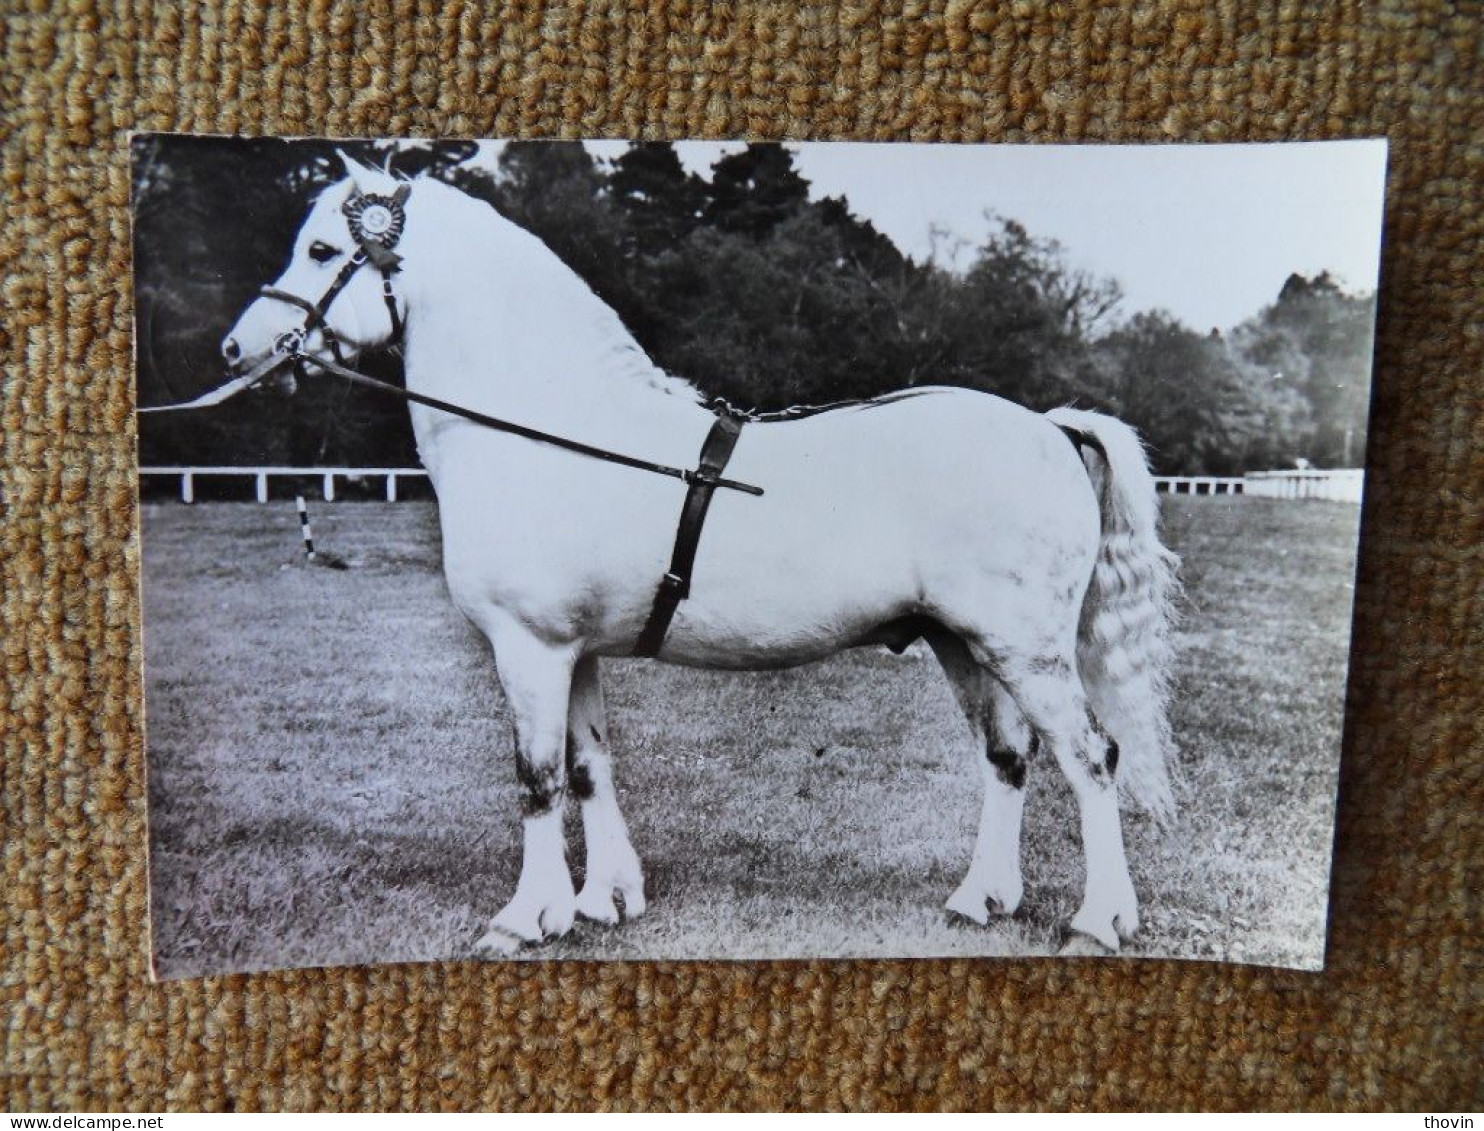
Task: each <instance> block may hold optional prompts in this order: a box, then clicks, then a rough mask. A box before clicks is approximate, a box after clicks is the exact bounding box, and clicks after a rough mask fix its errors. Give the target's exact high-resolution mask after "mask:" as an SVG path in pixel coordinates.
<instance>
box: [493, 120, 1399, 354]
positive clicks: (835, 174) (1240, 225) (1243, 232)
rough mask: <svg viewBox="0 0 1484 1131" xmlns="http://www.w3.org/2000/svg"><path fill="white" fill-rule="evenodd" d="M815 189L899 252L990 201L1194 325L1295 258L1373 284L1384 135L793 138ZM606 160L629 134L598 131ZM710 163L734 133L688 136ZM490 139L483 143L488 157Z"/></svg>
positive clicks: (976, 225)
mask: <svg viewBox="0 0 1484 1131" xmlns="http://www.w3.org/2000/svg"><path fill="white" fill-rule="evenodd" d="M789 144H790V148H792V149H793V150H794V151H795V153H796V154H797V157H796V161H797V165H798V168H799V171H800V172H801V173H802V174H803V176H804V177H805V178H806V179H807V180H809V181H810V182H811V185H812V190H811V191H812V194H813V196H814V197H815V198H816V199H818V198H820V197H824V196H840V195H843V196H845V197H847V198H848V199H849V201H850V206H851V209H852V210H853V211H854V212H855V213H856V214H857V215H859V216H863V217H865V218H867V219H869V220H871V221H872V222H873V223H874V224H875V225H876V227H877V228H879V229H880V230H881V231H883V232H885V233H886V234H887V235H889V236H890V237H891V238H892V239H893V240H894V241H895V242H896V244H897V246H898V247H900V248H901V249H902V250H903V251H904V252H906V253H907V254H908V255H911V256H913V257H914V258H917V259H925V258H927V257H928V255H929V254H930V253H931V251H932V244H931V242H930V238H929V233H930V230H931V228H932V226H933V225H934V224H936V225H938V226H940V227H944V228H947V229H949V230H951V231H952V232H954V233H955V234H956V235H958V236H960V237H962V238H963V239H965V240H967V241H969V242H970V243H971V244H973V243H977V242H978V241H980V240H981V239H982V238H983V237H984V235H985V234H986V232H987V231H988V222H987V221H986V219H985V212H986V211H987V210H988V211H993V212H997V213H1000V214H1002V215H1004V216H1007V217H1010V218H1012V219H1015V220H1019V221H1020V222H1021V223H1023V224H1024V225H1025V226H1026V228H1027V229H1029V230H1030V232H1031V233H1032V234H1034V235H1038V236H1044V237H1051V238H1054V239H1057V240H1059V241H1061V243H1062V244H1063V245H1064V246H1065V248H1066V250H1067V254H1068V257H1069V258H1070V259H1071V261H1072V262H1073V263H1074V264H1076V265H1077V266H1080V267H1085V268H1087V269H1089V270H1092V271H1095V272H1097V273H1099V274H1107V275H1112V276H1114V277H1116V278H1117V279H1118V280H1119V282H1120V283H1122V285H1123V289H1124V294H1125V299H1124V304H1123V313H1124V314H1133V313H1135V312H1137V311H1140V310H1148V309H1153V308H1162V309H1165V310H1168V311H1170V312H1171V313H1173V314H1175V315H1177V316H1178V317H1179V318H1181V319H1182V320H1183V321H1185V322H1186V323H1187V324H1188V325H1190V326H1191V327H1192V328H1194V329H1197V330H1206V329H1209V328H1211V327H1221V328H1223V329H1225V328H1227V327H1230V326H1232V325H1234V324H1236V323H1238V322H1240V321H1242V320H1243V319H1245V318H1247V317H1249V316H1250V315H1252V314H1255V313H1256V312H1257V311H1258V310H1259V309H1260V308H1261V307H1262V306H1264V305H1265V304H1267V303H1269V302H1271V301H1273V299H1274V298H1276V297H1277V294H1278V289H1279V288H1280V287H1281V286H1282V285H1283V280H1284V279H1286V278H1287V277H1288V276H1289V274H1291V273H1292V272H1295V271H1298V272H1301V273H1303V274H1307V275H1313V274H1317V273H1318V272H1319V271H1321V270H1326V269H1328V270H1329V271H1331V272H1332V273H1333V274H1335V275H1336V276H1338V277H1339V278H1340V279H1341V280H1342V281H1343V282H1344V283H1345V284H1346V285H1347V286H1348V287H1350V288H1351V289H1354V290H1364V291H1370V290H1373V289H1374V288H1375V286H1376V274H1377V267H1378V263H1379V257H1380V239H1381V210H1382V201H1383V191H1384V174H1385V165H1386V146H1385V143H1384V142H1381V141H1346V142H1314V143H1303V144H1287V145H1163V146H1133V145H1127V146H1050V145H942V144H928V145H909V144H901V143H895V144H892V143H886V144H853V143H840V142H835V143H830V142H813V143H789ZM587 145H588V148H589V149H590V150H591V151H592V152H593V153H594V154H595V155H597V156H599V157H602V158H605V159H611V158H613V157H616V156H617V155H618V154H620V153H622V152H623V150H624V149H625V148H626V147H627V143H626V142H608V141H603V142H589V143H587ZM676 148H677V150H678V152H679V154H680V158H681V160H682V161H683V162H684V163H685V164H686V165H687V167H689V168H691V169H693V170H695V171H696V172H698V173H701V174H706V173H708V172H709V170H710V167H711V165H712V163H713V162H714V161H715V160H716V159H717V157H719V156H720V155H721V154H722V153H724V152H729V151H731V150H734V149H738V148H741V145H740V143H718V142H682V143H679V144H678V145H677V147H676ZM496 152H497V149H496V147H493V146H491V147H489V148H488V149H486V150H485V151H484V152H483V153H481V155H480V159H481V160H489V159H491V158H492V157H493V156H494V155H495V153H496Z"/></svg>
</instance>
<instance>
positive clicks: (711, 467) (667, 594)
mask: <svg viewBox="0 0 1484 1131" xmlns="http://www.w3.org/2000/svg"><path fill="white" fill-rule="evenodd" d="M744 423H745V421H743V420H741V419H739V418H738V417H735V416H732V415H729V414H723V415H721V416H718V417H717V418H716V423H714V424H713V425H711V431H710V432H708V433H707V434H706V442H705V443H704V444H702V445H701V458H700V461H699V463H698V464H697V467H696V470H695V471H694V472H693V473H692V474H691V476H690V478H689V480H688V482H689V483H690V490H688V491H687V492H686V494H685V505H684V506H683V507H681V508H680V525H679V527H678V528H677V529H676V531H675V549H674V551H673V552H672V553H671V555H670V571H669V572H668V573H666V574H665V576H664V578H663V579H661V581H660V587H659V589H658V590H657V591H656V593H655V595H654V607H653V608H651V609H650V611H649V620H648V621H647V622H646V623H645V625H644V631H643V632H641V633H640V634H639V642H638V643H637V644H635V645H634V655H636V656H658V655H659V652H660V649H661V648H662V647H663V646H664V643H665V635H666V633H668V632H669V631H670V622H671V621H672V620H673V619H674V618H675V610H676V609H677V608H678V607H679V606H680V602H681V601H683V600H685V598H687V597H689V596H690V581H691V571H692V570H694V569H695V564H696V550H697V548H698V547H699V546H700V544H701V527H702V526H703V525H705V522H706V512H707V510H709V509H710V507H711V496H712V495H713V494H715V493H716V488H717V486H718V484H719V483H720V482H721V473H722V472H723V471H725V470H726V466H727V460H729V459H730V458H731V456H732V449H733V448H735V447H736V446H737V437H738V436H740V435H741V434H742V425H743V424H744Z"/></svg>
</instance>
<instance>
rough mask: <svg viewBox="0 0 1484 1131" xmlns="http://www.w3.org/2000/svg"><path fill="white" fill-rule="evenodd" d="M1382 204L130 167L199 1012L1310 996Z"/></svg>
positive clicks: (1102, 150)
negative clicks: (935, 997)
mask: <svg viewBox="0 0 1484 1131" xmlns="http://www.w3.org/2000/svg"><path fill="white" fill-rule="evenodd" d="M1385 167H1386V144H1385V142H1384V141H1345V142H1322V143H1301V144H1272V145H1160V146H1134V145H1124V146H1090V145H1089V146H1006V145H949V144H906V143H892V144H864V143H803V142H784V143H779V142H758V141H752V142H741V141H738V142H717V141H707V142H660V141H636V142H627V141H612V140H608V141H590V142H579V141H506V142H502V141H462V140H449V141H444V140H364V139H359V140H356V139H351V140H344V139H342V140H326V139H300V140H284V139H263V138H255V139H249V138H231V137H206V136H186V135H173V134H139V135H136V136H135V137H134V139H133V145H132V178H133V220H134V253H135V261H134V271H135V278H134V289H135V310H136V327H135V332H136V338H135V345H136V360H137V375H136V376H137V400H138V408H139V462H140V467H139V472H140V497H141V505H140V512H139V513H140V537H141V562H142V588H143V607H144V622H143V628H144V649H143V663H144V684H145V734H146V763H147V771H148V797H149V836H150V897H151V909H150V918H151V922H150V937H151V947H152V952H153V953H152V962H153V970H154V972H155V975H156V976H157V977H159V978H180V977H201V976H207V975H216V974H225V973H235V972H245V971H257V970H266V969H276V968H291V967H308V966H332V965H333V966H338V965H346V964H360V963H386V962H407V961H434V960H480V959H483V960H508V959H518V960H644V959H717V958H721V959H774V958H799V959H805V958H837V957H886V956H891V957H923V958H934V957H947V956H953V957H1026V956H1060V955H1077V956H1114V955H1117V956H1122V957H1146V958H1181V959H1196V960H1207V961H1225V962H1241V963H1250V964H1258V965H1266V966H1275V967H1289V968H1297V969H1307V970H1317V969H1321V968H1322V967H1323V964H1324V955H1325V936H1326V919H1327V909H1328V893H1329V876H1330V863H1331V850H1332V843H1333V838H1334V810H1335V791H1336V783H1337V780H1338V774H1339V764H1340V755H1341V737H1342V725H1343V721H1344V709H1345V689H1346V674H1347V664H1348V658H1349V648H1350V626H1351V609H1352V601H1353V596H1354V580H1355V567H1356V560H1357V549H1358V540H1359V532H1360V514H1361V505H1360V504H1361V500H1362V496H1363V490H1364V477H1365V473H1364V470H1363V469H1364V467H1365V454H1366V430H1367V416H1368V410H1369V403H1370V386H1371V355H1372V339H1373V332H1374V326H1375V317H1376V309H1375V294H1376V287H1377V274H1378V264H1379V258H1380V249H1381V218H1382V200H1383V188H1384V181H1385Z"/></svg>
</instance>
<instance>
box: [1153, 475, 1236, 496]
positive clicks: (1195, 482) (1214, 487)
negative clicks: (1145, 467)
mask: <svg viewBox="0 0 1484 1131" xmlns="http://www.w3.org/2000/svg"><path fill="white" fill-rule="evenodd" d="M1243 485H1244V481H1243V480H1242V479H1234V478H1231V477H1230V476H1219V475H1160V476H1156V477H1155V480H1154V487H1155V490H1157V491H1158V492H1159V493H1160V494H1162V495H1240V494H1242V489H1243Z"/></svg>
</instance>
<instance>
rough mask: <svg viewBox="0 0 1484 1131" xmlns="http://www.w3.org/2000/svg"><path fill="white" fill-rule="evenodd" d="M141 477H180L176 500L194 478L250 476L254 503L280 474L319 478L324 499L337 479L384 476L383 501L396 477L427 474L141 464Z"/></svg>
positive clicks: (189, 497) (188, 498)
mask: <svg viewBox="0 0 1484 1131" xmlns="http://www.w3.org/2000/svg"><path fill="white" fill-rule="evenodd" d="M139 475H140V477H141V478H143V477H146V476H162V475H163V476H176V477H178V478H179V479H180V501H181V502H183V503H194V502H195V501H196V480H197V479H198V478H202V477H208V476H221V477H227V478H238V479H251V480H253V481H254V483H255V485H256V487H257V496H258V502H260V503H266V502H267V501H268V480H269V479H270V478H277V477H281V476H289V477H292V478H295V479H318V480H320V483H321V487H322V493H323V494H324V497H325V502H327V503H330V502H334V501H335V480H337V479H384V480H386V501H387V502H389V503H395V502H396V501H397V480H399V479H416V478H422V479H426V478H427V477H428V473H427V472H426V471H424V470H423V469H422V468H420V467H141V468H140V469H139Z"/></svg>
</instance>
